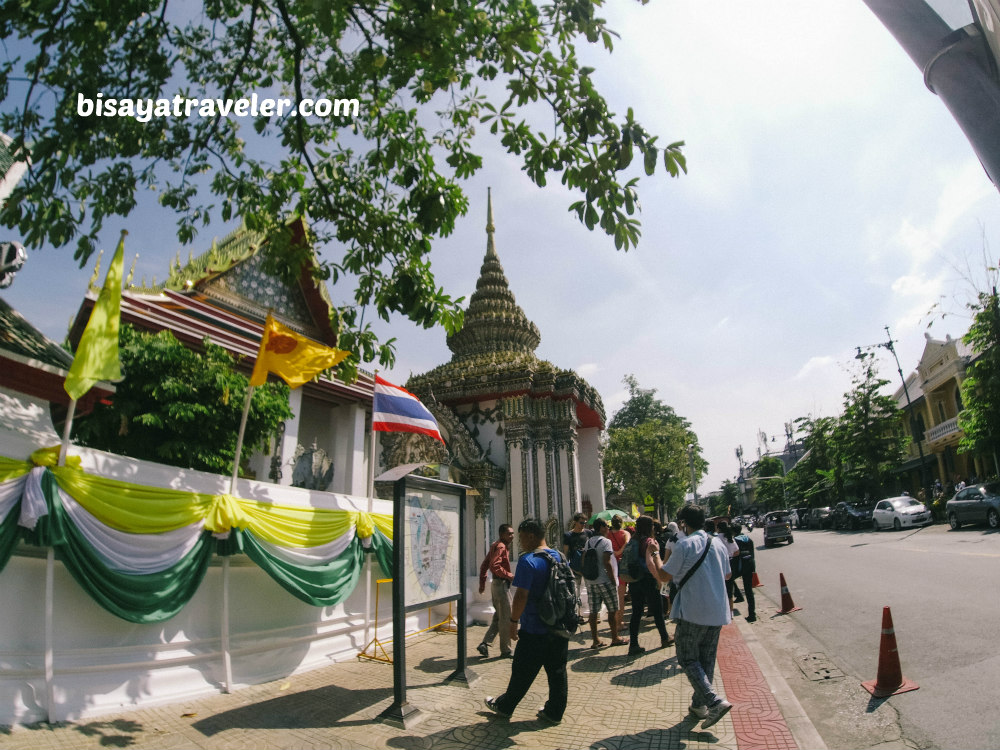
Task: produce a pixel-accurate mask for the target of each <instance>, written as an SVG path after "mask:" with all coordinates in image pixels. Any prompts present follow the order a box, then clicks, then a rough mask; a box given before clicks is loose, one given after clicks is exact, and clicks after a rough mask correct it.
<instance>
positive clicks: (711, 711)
mask: <svg viewBox="0 0 1000 750" xmlns="http://www.w3.org/2000/svg"><path fill="white" fill-rule="evenodd" d="M732 707H733V704H732V703H730V702H729V701H719V702H718V703H716V704H715V705H714V706H709V707H708V716H707V717H706V718H705V721H703V722H702V724H701V728H702V729H708V728H709V727H710V726H713V725H715V724H717V723H718V722H719V719H721V718H722V717H723V716H725V715H726V714H728V713H729V709H731V708H732Z"/></svg>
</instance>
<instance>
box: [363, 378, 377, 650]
mask: <svg viewBox="0 0 1000 750" xmlns="http://www.w3.org/2000/svg"><path fill="white" fill-rule="evenodd" d="M376 377H378V370H375V375H374V376H373V378H372V426H371V437H370V438H369V442H368V512H369V513H371V512H372V510H373V508H374V507H375V506H374V497H375V463H376V459H375V379H374V378H376ZM365 557H366V558H369V559H368V560H367V563H368V564H367V565H365V645H366V646H367V644H369V643H371V627H372V561H371V559H370V558H371V555H365Z"/></svg>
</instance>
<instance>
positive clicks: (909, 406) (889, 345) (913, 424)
mask: <svg viewBox="0 0 1000 750" xmlns="http://www.w3.org/2000/svg"><path fill="white" fill-rule="evenodd" d="M885 333H886V336H887V337H888V339H889V340H888V341H886V342H885V343H881V344H870V345H869V346H866V347H860V346H858V347H855V348H856V349H857V350H858V353H857V354H856V355H855V357H854V358H855V359H863V358H864V356H865V355H864V354H862V353H861V349H862V348H864V349H877V348H878V347H882V348H883V349H888V350H889V351H890V352H892V356H893V359H895V360H896V372H898V373H899V379H900V381H902V383H903V395H904V396H905V397H906V410H907V412H908V413H909V417H910V434H911V435H913V439H914V440H916V442H917V452H918V453H919V454H920V487H921V488H922V489H923V490H924V493H925V495H926V496H927V497H928V498H929V497H930V495H929V494H928V493H927V490H928V486H927V473H926V471H925V468H924V446H923V441H924V436H923V432H922V431H921V432H920V434H919V435H918V433H917V420H916V419H915V418H914V416H913V402H911V401H910V389H909V388H907V387H906V378H904V377H903V367H902V365H900V364H899V355H897V354H896V347H895V346H893V343H894V342H893V340H892V333H890V332H889V326H885Z"/></svg>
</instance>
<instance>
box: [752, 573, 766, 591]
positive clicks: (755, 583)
mask: <svg viewBox="0 0 1000 750" xmlns="http://www.w3.org/2000/svg"><path fill="white" fill-rule="evenodd" d="M763 585H764V584H763V583H761V582H760V579H759V578H758V577H757V571H756V570H755V571H754V572H753V587H754V588H755V589H756V588H760V587H761V586H763Z"/></svg>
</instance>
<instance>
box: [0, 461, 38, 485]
mask: <svg viewBox="0 0 1000 750" xmlns="http://www.w3.org/2000/svg"><path fill="white" fill-rule="evenodd" d="M31 468H32V465H31V463H29V462H28V461H16V460H14V459H13V458H5V457H4V456H0V482H6V481H9V480H11V479H17V478H18V477H20V476H24V475H25V474H27V473H28V472H29V471H31Z"/></svg>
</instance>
